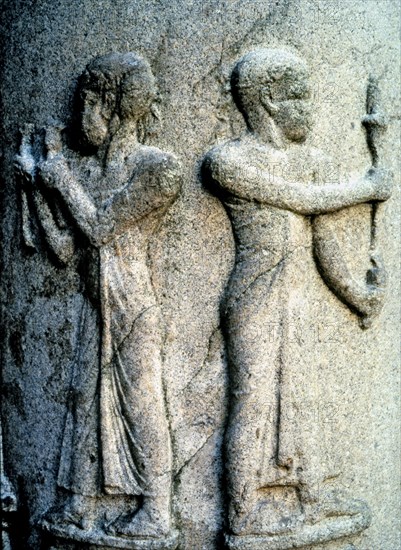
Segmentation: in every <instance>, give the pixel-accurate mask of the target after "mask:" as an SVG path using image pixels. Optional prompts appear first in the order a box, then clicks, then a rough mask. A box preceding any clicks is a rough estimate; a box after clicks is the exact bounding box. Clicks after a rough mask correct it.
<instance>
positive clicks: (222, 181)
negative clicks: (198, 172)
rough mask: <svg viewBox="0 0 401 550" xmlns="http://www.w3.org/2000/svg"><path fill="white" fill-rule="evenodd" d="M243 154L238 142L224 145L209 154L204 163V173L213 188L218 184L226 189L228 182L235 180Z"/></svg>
mask: <svg viewBox="0 0 401 550" xmlns="http://www.w3.org/2000/svg"><path fill="white" fill-rule="evenodd" d="M242 153H243V151H242V148H241V146H240V144H239V142H238V141H229V142H226V143H223V144H222V145H219V146H217V147H214V148H213V149H211V150H210V151H209V152H208V153H207V155H206V157H205V159H204V162H203V171H204V174H205V176H206V180H207V182H208V184H209V186H210V187H211V188H213V187H215V186H216V184H217V185H218V187H220V188H223V189H224V188H225V187H226V184H227V183H228V181H232V180H233V178H234V176H235V173H236V172H237V167H238V164H239V158H240V157H241V154H242ZM230 187H231V186H230Z"/></svg>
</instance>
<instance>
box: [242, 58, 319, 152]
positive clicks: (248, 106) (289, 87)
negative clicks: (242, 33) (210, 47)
mask: <svg viewBox="0 0 401 550" xmlns="http://www.w3.org/2000/svg"><path fill="white" fill-rule="evenodd" d="M231 87H232V92H233V96H234V100H235V101H236V103H237V105H238V107H239V109H240V110H241V112H242V113H243V115H244V117H245V120H246V121H247V124H248V127H249V128H250V129H251V130H252V131H260V130H261V126H263V125H264V124H266V123H267V117H270V118H271V119H272V120H273V121H274V123H275V124H276V126H277V127H279V128H280V129H281V131H282V133H283V134H284V136H285V137H286V138H287V139H288V140H289V141H304V140H305V139H306V137H307V135H308V133H309V130H310V128H311V109H310V102H309V99H310V88H309V72H308V68H307V65H306V63H305V62H304V61H303V60H302V59H301V58H299V57H298V56H296V55H294V54H292V53H290V52H287V51H284V50H278V49H265V48H261V49H259V50H255V51H252V52H249V53H248V54H246V55H245V56H244V57H242V58H241V59H240V60H239V61H238V63H237V65H236V66H235V67H234V70H233V73H232V77H231Z"/></svg>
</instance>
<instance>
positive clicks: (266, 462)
mask: <svg viewBox="0 0 401 550" xmlns="http://www.w3.org/2000/svg"><path fill="white" fill-rule="evenodd" d="M269 283H270V281H269V280H267V281H266V280H262V279H260V281H259V284H255V285H254V287H253V289H252V295H251V294H250V293H248V294H245V295H244V296H243V297H242V299H241V300H240V302H239V303H238V304H237V305H236V306H234V308H232V310H231V311H230V313H229V316H228V317H227V319H226V341H227V351H228V359H229V369H230V386H231V388H230V389H231V399H230V406H231V408H230V416H229V424H228V428H227V432H226V466H227V477H228V487H229V498H230V504H229V522H230V530H231V531H232V532H233V533H235V534H241V535H242V534H247V533H249V532H253V529H254V527H253V524H254V523H255V522H256V523H258V524H259V523H260V522H259V521H258V516H259V515H260V505H261V502H260V496H261V495H260V494H258V493H259V490H260V489H261V488H262V487H263V485H264V482H265V481H266V480H267V479H269V478H270V481H271V482H273V481H274V479H275V478H277V477H278V476H280V468H279V464H278V460H277V458H278V450H279V433H278V431H279V399H280V395H279V394H280V348H281V327H280V322H279V320H280V316H281V313H280V309H277V307H276V306H277V301H275V293H271V292H269V291H270V290H271V289H269ZM270 298H271V300H270Z"/></svg>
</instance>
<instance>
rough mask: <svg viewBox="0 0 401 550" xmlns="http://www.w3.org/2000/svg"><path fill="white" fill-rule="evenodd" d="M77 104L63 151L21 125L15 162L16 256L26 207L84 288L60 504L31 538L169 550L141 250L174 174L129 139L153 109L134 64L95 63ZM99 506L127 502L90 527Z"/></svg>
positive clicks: (165, 468)
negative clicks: (19, 200)
mask: <svg viewBox="0 0 401 550" xmlns="http://www.w3.org/2000/svg"><path fill="white" fill-rule="evenodd" d="M78 92H79V93H78V101H77V104H78V106H79V107H78V109H77V115H78V117H77V118H78V126H79V136H78V134H72V138H71V140H72V148H67V147H66V146H65V145H64V143H63V141H65V140H63V137H62V128H57V127H56V126H54V125H53V126H52V127H50V128H47V129H46V131H45V134H46V135H45V150H46V153H45V154H43V153H42V151H41V148H40V146H38V145H37V141H38V140H39V141H40V138H35V136H33V137H30V136H29V134H30V133H31V131H32V128H29V127H28V128H26V129H25V137H23V142H22V146H21V153H20V155H19V157H18V158H17V162H16V164H17V170H18V172H19V174H20V175H21V179H24V181H25V185H24V186H23V208H24V209H25V214H24V211H23V224H24V237H25V242H26V244H27V245H28V246H30V247H35V246H36V245H35V236H34V234H33V233H34V232H33V230H32V227H30V226H29V216H27V215H26V211H27V209H29V208H31V209H32V211H33V212H35V214H36V219H37V222H36V223H37V226H38V227H39V229H40V231H41V234H42V235H43V236H44V239H45V241H46V242H47V245H48V248H49V249H50V251H51V252H53V257H54V256H55V257H56V258H57V261H58V262H59V263H61V264H63V263H66V262H69V261H72V260H73V259H75V258H76V257H77V256H79V261H78V269H79V270H80V273H81V277H82V281H83V284H84V290H83V294H84V297H83V300H82V314H81V318H80V324H79V326H78V327H77V348H76V350H75V356H74V364H73V373H72V380H71V388H70V396H69V402H68V412H67V416H66V422H65V429H64V436H63V444H62V450H61V458H60V466H59V473H58V485H59V487H60V488H62V489H63V490H64V491H63V495H64V499H60V503H59V504H58V505H57V506H56V507H55V508H54V509H52V510H50V512H48V514H47V515H46V517H45V518H44V521H43V526H44V528H45V529H47V530H48V531H50V532H52V533H54V534H56V535H58V536H61V537H67V538H71V539H75V540H81V541H86V542H96V544H101V543H103V544H107V545H108V546H114V545H116V546H117V547H127V548H136V547H138V544H139V543H138V542H136V541H138V540H139V539H140V540H142V539H143V540H142V542H141V544H142V546H140V547H141V548H142V547H146V548H148V547H152V548H156V547H157V548H158V547H159V546H157V544H158V543H157V541H160V544H161V546H160V547H162V548H170V547H175V544H176V543H175V538H174V535H171V517H170V516H171V512H170V500H171V448H170V437H169V429H168V422H167V417H166V410H165V403H164V394H163V385H162V358H161V346H162V318H161V312H160V307H159V304H158V301H157V298H156V295H155V292H154V290H153V286H152V278H151V272H150V267H149V258H148V248H149V244H150V240H151V238H152V236H153V235H154V233H155V231H156V230H157V228H158V226H159V225H160V223H161V221H162V220H163V217H164V215H165V213H166V211H167V209H168V208H169V207H170V206H171V204H172V203H173V202H174V200H175V199H176V197H177V195H178V192H179V189H180V184H181V168H180V164H179V162H178V161H177V159H176V158H175V157H174V156H173V155H172V154H170V153H166V152H164V151H161V150H159V149H157V148H155V147H149V146H145V145H143V144H142V143H141V142H140V140H139V138H138V135H139V134H140V130H141V129H142V128H144V127H145V126H146V117H149V116H150V115H151V114H152V112H154V103H155V99H156V84H155V78H154V76H153V74H152V72H151V70H150V67H149V65H148V63H147V62H146V61H145V60H144V59H142V58H141V57H140V56H138V55H136V54H134V53H126V54H119V53H113V54H109V55H106V56H103V57H99V58H97V59H95V60H93V61H92V62H91V63H90V64H89V65H88V66H87V68H86V71H85V72H84V74H83V76H82V77H81V80H80V82H79V89H78ZM144 125H145V126H144ZM27 134H28V135H27ZM78 138H79V139H78ZM74 140H75V141H76V143H73V141H74ZM75 149H76V150H77V151H75ZM38 151H39V152H38ZM105 495H111V496H113V497H131V500H128V501H127V500H125V501H124V502H125V503H126V505H127V506H128V509H125V510H124V509H123V510H122V511H121V507H120V510H119V512H117V511H116V512H115V513H114V517H113V513H112V512H111V513H110V510H109V513H108V515H107V517H108V521H107V522H105V521H103V522H101V521H100V519H99V514H98V512H97V507H98V505H99V503H100V502H101V500H102V499H101V498H100V497H101V496H105ZM134 497H136V498H134ZM110 503H111V504H110V506H112V503H113V499H111V500H110ZM127 503H128V504H127ZM120 539H123V540H124V541H125V543H122V542H121V540H120ZM130 540H132V541H133V542H132V543H130V542H129V541H130ZM127 541H128V542H127ZM146 541H148V542H146ZM149 541H150V542H149ZM152 541H153V542H152ZM155 541H156V542H155ZM122 544H123V545H122ZM124 544H126V546H124ZM121 545H122V546H121ZM143 545H145V546H143ZM147 545H148V546H147ZM149 545H150V546H149Z"/></svg>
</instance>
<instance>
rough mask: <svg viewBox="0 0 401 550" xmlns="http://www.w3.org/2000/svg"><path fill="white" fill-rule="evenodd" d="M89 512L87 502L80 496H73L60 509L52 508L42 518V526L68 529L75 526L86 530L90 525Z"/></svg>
mask: <svg viewBox="0 0 401 550" xmlns="http://www.w3.org/2000/svg"><path fill="white" fill-rule="evenodd" d="M91 516H92V514H91V510H90V509H89V507H88V503H87V500H86V499H85V497H82V496H81V495H73V496H72V497H70V498H69V500H68V501H67V502H66V504H65V505H64V506H62V507H56V508H52V509H51V510H50V511H49V512H47V513H46V515H45V516H44V518H43V523H44V524H46V523H47V524H50V525H55V526H57V527H62V528H68V526H75V527H78V528H79V529H84V530H87V529H89V528H90V526H91V523H92V517H91Z"/></svg>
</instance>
